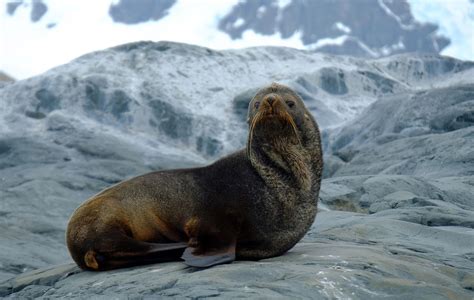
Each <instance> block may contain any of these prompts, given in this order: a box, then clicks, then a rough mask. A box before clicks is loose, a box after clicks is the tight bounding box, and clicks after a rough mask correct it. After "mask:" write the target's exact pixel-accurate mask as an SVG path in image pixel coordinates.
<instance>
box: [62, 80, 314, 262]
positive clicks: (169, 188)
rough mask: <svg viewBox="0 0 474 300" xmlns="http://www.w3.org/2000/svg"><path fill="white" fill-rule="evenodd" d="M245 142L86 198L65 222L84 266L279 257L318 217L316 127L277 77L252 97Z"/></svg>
mask: <svg viewBox="0 0 474 300" xmlns="http://www.w3.org/2000/svg"><path fill="white" fill-rule="evenodd" d="M249 125H250V132H249V140H248V143H247V148H246V149H243V150H241V151H238V152H236V153H234V154H231V155H229V156H227V157H224V158H222V159H220V160H218V161H216V162H215V163H213V164H211V165H209V166H206V167H201V168H193V169H180V170H168V171H160V172H153V173H149V174H145V175H142V176H138V177H135V178H133V179H130V180H127V181H124V182H122V183H119V184H117V185H115V186H112V187H110V188H108V189H106V190H104V191H102V192H101V193H99V194H98V195H96V196H94V197H92V198H91V199H89V200H88V201H86V202H85V203H84V204H82V205H81V206H80V207H79V208H78V209H77V210H76V211H75V212H74V214H73V216H72V217H71V220H70V221H69V225H68V228H67V245H68V248H69V251H70V252H71V256H72V257H73V259H74V260H75V261H76V263H77V264H78V265H79V266H80V267H81V268H83V269H89V270H107V269H113V268H118V267H124V266H131V265H137V264H143V263H151V262H160V261H171V260H178V259H179V257H181V256H182V258H183V259H184V260H185V263H187V264H188V265H191V266H197V267H207V266H211V265H215V264H219V263H224V262H230V261H232V260H234V259H235V258H237V259H250V260H257V259H262V258H268V257H273V256H277V255H281V254H283V253H285V252H286V251H288V250H289V249H290V248H291V247H293V246H294V245H295V244H296V243H297V242H298V241H299V240H300V239H301V238H302V237H303V236H304V234H305V233H306V232H307V231H308V229H309V227H310V226H311V224H312V223H313V221H314V218H315V216H316V210H317V199H318V193H319V187H320V182H321V169H322V153H321V142H320V136H319V131H318V128H317V125H316V123H315V122H314V120H313V118H312V117H311V115H310V114H309V112H308V111H307V110H306V108H305V107H304V104H303V102H302V100H301V98H299V96H298V95H296V94H295V93H294V92H293V91H292V90H290V89H289V88H287V87H285V86H282V85H279V84H272V85H271V86H270V87H267V88H264V89H262V90H260V91H259V92H258V93H257V95H256V96H255V97H254V99H253V100H252V101H251V103H250V105H249Z"/></svg>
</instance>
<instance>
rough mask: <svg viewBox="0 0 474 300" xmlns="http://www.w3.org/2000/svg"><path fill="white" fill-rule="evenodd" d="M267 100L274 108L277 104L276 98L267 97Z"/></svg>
mask: <svg viewBox="0 0 474 300" xmlns="http://www.w3.org/2000/svg"><path fill="white" fill-rule="evenodd" d="M266 100H267V102H268V104H270V106H272V104H273V102H275V98H274V97H272V96H270V97H267V99H266Z"/></svg>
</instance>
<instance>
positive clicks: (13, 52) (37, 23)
mask: <svg viewBox="0 0 474 300" xmlns="http://www.w3.org/2000/svg"><path fill="white" fill-rule="evenodd" d="M465 2H466V3H468V4H466V3H465ZM420 3H421V4H420ZM423 3H424V2H423V1H420V0H398V1H393V0H358V1H329V0H318V1H304V0H257V1H254V0H243V1H238V0H201V1H193V0H165V1H163V0H101V1H67V2H65V1H60V0H19V1H7V2H6V3H4V5H3V7H0V28H2V29H1V32H0V33H1V34H0V54H1V55H0V70H3V71H5V72H7V73H8V74H11V75H12V76H13V77H15V78H18V79H22V78H26V77H30V76H32V75H35V74H39V73H41V72H44V71H46V70H47V69H50V68H51V67H54V66H57V65H59V64H64V63H66V62H68V61H70V60H72V59H73V58H75V57H77V56H80V55H82V54H84V53H87V52H91V51H96V50H100V49H103V48H108V47H111V46H115V45H118V44H122V43H126V42H133V41H140V40H153V41H159V40H170V41H177V42H185V43H192V44H196V45H201V46H205V47H210V48H213V49H228V48H243V47H249V46H261V45H273V46H289V47H293V48H299V49H308V50H312V51H318V52H324V53H331V54H344V55H353V56H360V57H370V58H377V57H383V56H387V55H392V54H396V53H404V52H423V53H444V52H443V51H447V49H448V50H449V49H452V48H453V47H457V48H455V49H457V50H459V49H460V48H462V49H464V51H465V52H467V54H466V53H464V54H459V53H460V51H461V50H459V51H457V52H452V51H451V52H450V53H448V54H449V55H452V56H454V57H459V55H461V56H463V57H461V58H463V59H472V57H474V53H472V54H469V52H474V49H472V47H473V46H469V41H472V39H473V38H474V37H472V35H473V34H472V31H471V36H470V32H469V26H470V25H472V19H469V17H467V19H466V18H463V17H465V15H467V16H469V14H472V12H473V10H472V7H474V5H473V4H472V3H470V2H469V0H456V1H444V2H443V1H441V0H440V1H438V0H436V1H435V2H434V3H437V4H438V6H436V5H431V6H430V7H429V9H426V10H423V8H424V7H426V4H423ZM423 5H424V6H423ZM448 7H449V8H453V7H454V8H459V9H457V10H456V9H454V8H453V9H452V10H447V8H448ZM412 8H413V11H412ZM443 9H444V10H443ZM2 10H3V11H2ZM430 11H437V12H438V13H436V14H435V16H436V18H435V19H434V18H433V17H432V16H431V15H430V14H429V12H430ZM413 12H416V15H414V13H413ZM440 12H443V13H440ZM450 12H451V14H450ZM461 14H464V15H461ZM419 16H420V18H421V21H420V20H418V18H419ZM469 20H471V21H469ZM446 22H448V23H446ZM449 22H451V23H449ZM461 22H464V23H465V24H464V25H463V24H462V23H461ZM469 22H471V23H469ZM445 23H446V24H448V25H452V26H451V27H453V26H454V25H456V26H457V27H456V26H454V27H455V28H458V27H463V26H464V27H465V28H464V29H462V30H461V29H460V30H461V31H459V30H458V31H459V32H458V31H455V30H447V29H446V28H448V29H449V28H451V27H449V26H446V25H445ZM453 24H454V25H453ZM4 28H6V29H7V30H5V29H4ZM451 29H452V28H451ZM459 35H463V37H464V38H463V39H460V38H459ZM451 39H452V40H453V41H454V42H455V43H456V44H453V43H451V41H450V40H451ZM469 47H471V48H469ZM470 56H472V57H470ZM25 59H28V60H27V63H25Z"/></svg>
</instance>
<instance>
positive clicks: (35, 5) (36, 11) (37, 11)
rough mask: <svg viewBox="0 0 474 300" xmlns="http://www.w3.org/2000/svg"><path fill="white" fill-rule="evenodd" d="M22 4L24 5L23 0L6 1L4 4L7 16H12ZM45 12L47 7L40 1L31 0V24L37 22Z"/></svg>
mask: <svg viewBox="0 0 474 300" xmlns="http://www.w3.org/2000/svg"><path fill="white" fill-rule="evenodd" d="M23 3H24V1H23V0H18V1H8V2H7V4H6V5H7V13H8V14H9V15H14V14H15V11H16V9H17V8H18V7H19V6H20V5H22V4H23ZM47 12H48V6H47V5H46V4H44V2H43V1H42V0H33V2H32V3H31V13H30V19H31V22H38V21H39V20H41V18H42V17H43V16H44V15H45V14H46V13H47Z"/></svg>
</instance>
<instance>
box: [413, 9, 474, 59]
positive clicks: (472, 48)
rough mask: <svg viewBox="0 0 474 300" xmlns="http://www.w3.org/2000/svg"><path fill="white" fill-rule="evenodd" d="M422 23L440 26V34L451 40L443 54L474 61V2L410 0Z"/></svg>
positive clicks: (417, 18) (414, 13)
mask: <svg viewBox="0 0 474 300" xmlns="http://www.w3.org/2000/svg"><path fill="white" fill-rule="evenodd" d="M408 2H409V3H410V6H411V9H412V13H413V15H414V17H415V19H416V20H418V21H420V22H432V23H437V24H439V33H440V34H441V35H445V36H447V37H449V38H450V39H451V45H449V46H448V47H446V48H445V49H443V51H442V52H441V54H443V55H448V56H452V57H456V58H459V59H464V60H471V61H474V2H472V1H469V0H429V1H426V0H408Z"/></svg>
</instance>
